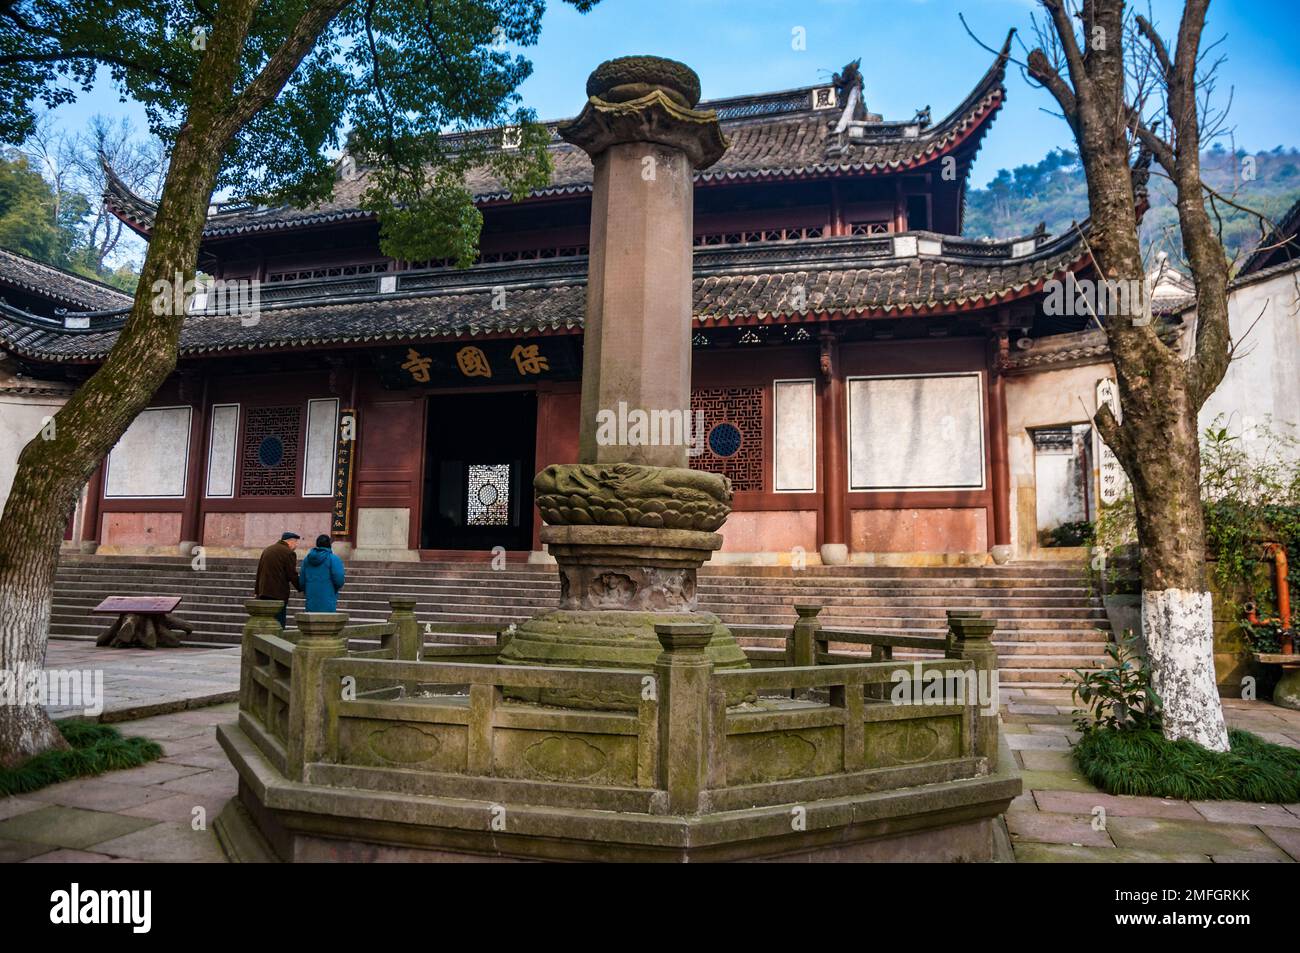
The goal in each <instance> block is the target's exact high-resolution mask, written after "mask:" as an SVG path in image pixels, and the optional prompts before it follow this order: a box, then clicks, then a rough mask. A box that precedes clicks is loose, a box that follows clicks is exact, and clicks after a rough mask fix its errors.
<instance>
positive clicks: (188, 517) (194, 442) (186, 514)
mask: <svg viewBox="0 0 1300 953" xmlns="http://www.w3.org/2000/svg"><path fill="white" fill-rule="evenodd" d="M180 396H181V400H182V401H184V402H185V403H187V404H191V405H194V406H195V409H196V411H197V412H196V413H193V414H191V415H190V419H191V420H192V421H193V429H192V430H191V431H190V459H189V472H188V474H187V475H186V478H185V503H184V506H185V509H184V510H183V511H182V513H181V539H180V553H181V555H182V556H189V555H191V549H192V546H193V545H197V544H199V543H202V542H203V527H202V512H201V511H202V507H203V496H204V494H205V493H206V492H207V476H208V438H209V434H208V377H207V375H206V374H205V373H203V372H202V371H195V372H193V373H187V372H182V377H181V390H180Z"/></svg>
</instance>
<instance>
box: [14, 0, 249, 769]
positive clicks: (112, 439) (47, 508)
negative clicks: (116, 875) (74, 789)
mask: <svg viewBox="0 0 1300 953" xmlns="http://www.w3.org/2000/svg"><path fill="white" fill-rule="evenodd" d="M255 5H256V4H255V3H254V2H253V0H243V2H240V3H232V4H229V5H226V4H223V6H222V8H221V11H220V13H219V17H218V24H217V29H216V30H215V31H214V33H213V36H212V38H211V39H210V41H209V45H208V49H207V51H206V53H205V55H204V57H203V59H202V61H201V62H200V65H199V68H198V70H197V71H196V72H195V76H194V83H193V87H192V89H193V93H192V96H191V99H190V107H189V111H188V114H187V117H186V122H185V124H184V126H183V127H182V128H181V131H180V133H179V134H178V135H177V138H176V143H175V146H174V147H173V149H172V155H171V161H170V163H169V165H168V169H167V180H166V183H165V184H164V186H163V194H162V197H161V199H160V201H159V205H158V214H157V216H156V218H155V220H154V230H153V233H152V235H151V236H150V241H149V250H148V252H147V254H146V255H145V260H144V265H143V267H142V268H141V273H140V282H139V284H138V285H137V287H136V296H135V301H134V303H133V304H132V306H131V312H130V314H129V315H128V317H127V320H126V324H125V325H124V327H123V328H122V331H121V332H120V333H119V335H118V338H117V341H116V342H115V343H114V345H113V349H112V351H111V352H110V353H109V355H108V357H107V359H105V361H104V363H103V364H102V365H101V366H100V368H99V370H97V371H96V372H95V373H94V374H93V375H92V376H91V377H90V379H89V380H87V381H86V382H85V383H84V384H83V385H82V386H81V387H79V388H78V389H77V391H76V393H75V394H73V395H72V397H71V398H70V399H69V400H68V402H67V403H66V404H65V405H64V406H63V408H62V409H61V410H59V412H58V413H57V414H56V415H55V416H54V421H53V425H52V426H50V427H47V428H45V429H44V430H43V431H42V433H41V434H40V435H38V436H37V437H36V438H35V439H33V440H32V441H31V443H29V444H27V446H25V447H24V448H23V451H22V453H21V454H20V455H19V457H18V469H17V472H16V474H15V476H14V482H13V487H12V489H11V490H10V493H9V499H8V502H7V503H6V504H5V509H4V515H3V517H0V669H3V670H4V671H6V672H10V673H13V672H26V671H32V670H36V669H40V668H41V667H42V666H43V665H44V662H45V649H46V644H47V640H48V638H49V622H50V611H51V603H52V597H53V587H54V574H55V571H56V569H57V566H58V558H59V545H60V542H61V541H62V538H63V530H64V528H65V527H66V526H67V522H68V519H69V517H70V515H71V514H72V511H73V508H74V507H75V506H76V501H77V498H78V496H79V494H80V492H81V489H82V487H83V486H84V485H85V483H86V481H87V480H88V479H89V478H90V475H91V474H92V473H93V472H94V470H95V468H96V467H97V466H99V464H100V462H101V461H102V460H103V459H104V457H106V456H107V455H108V452H109V451H110V450H112V448H113V446H114V445H115V444H116V443H117V441H118V439H119V438H120V437H121V436H122V434H123V433H125V432H126V428H127V427H128V426H129V425H130V423H131V421H132V420H134V419H135V417H136V416H137V415H138V414H139V413H140V411H142V410H144V408H145V407H147V406H148V405H149V401H150V400H152V398H153V395H154V393H155V392H157V390H158V388H159V387H160V386H162V384H163V382H164V381H166V379H167V377H168V376H169V375H170V374H171V373H172V371H173V370H174V369H175V367H176V360H177V348H178V345H179V341H180V332H181V325H182V322H183V321H184V295H183V291H182V290H181V289H180V288H178V287H177V284H178V282H185V281H189V280H192V279H193V278H194V274H195V264H196V262H197V259H198V247H199V241H200V238H201V236H202V232H203V225H204V222H205V220H206V217H207V208H208V202H209V200H210V199H211V197H212V189H213V186H214V185H215V183H216V177H217V172H218V169H219V167H220V163H221V159H222V156H223V155H224V153H225V150H226V147H227V144H228V143H229V141H230V138H231V136H232V135H233V134H234V132H235V131H237V129H238V127H237V126H235V127H232V126H231V125H230V124H229V121H228V120H227V121H226V122H222V119H223V113H222V110H223V109H224V108H225V107H226V105H227V104H228V102H229V99H230V96H231V91H232V90H233V87H234V82H235V79H236V77H237V74H238V70H239V62H240V51H241V50H242V49H243V47H244V42H245V39H246V37H247V32H248V24H249V21H250V19H251V16H252V12H253V9H254V7H255ZM159 282H161V283H162V284H161V285H158V287H165V288H168V289H171V290H170V293H169V297H170V300H163V299H161V298H160V299H159V300H155V292H154V290H153V289H154V288H155V285H156V283H159ZM62 745H63V740H62V736H61V735H60V734H59V732H58V730H57V729H56V728H55V727H54V725H53V724H52V723H51V721H50V719H49V717H48V715H46V714H45V712H44V710H43V709H42V708H41V707H40V705H38V704H34V703H33V704H17V705H3V706H0V765H14V764H17V763H19V762H21V761H23V760H25V759H26V758H28V757H30V756H32V755H34V754H39V753H40V752H42V751H45V750H47V749H49V748H52V747H59V746H62Z"/></svg>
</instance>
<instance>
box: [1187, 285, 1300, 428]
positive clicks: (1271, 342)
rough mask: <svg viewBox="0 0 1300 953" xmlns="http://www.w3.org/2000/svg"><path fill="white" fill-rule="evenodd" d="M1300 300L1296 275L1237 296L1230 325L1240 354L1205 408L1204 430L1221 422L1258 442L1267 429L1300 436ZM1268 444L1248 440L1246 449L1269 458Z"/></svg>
mask: <svg viewBox="0 0 1300 953" xmlns="http://www.w3.org/2000/svg"><path fill="white" fill-rule="evenodd" d="M1298 297H1300V295H1298V293H1297V278H1296V273H1295V272H1294V271H1286V272H1283V273H1281V274H1278V275H1275V276H1273V277H1271V278H1269V279H1267V280H1265V281H1260V282H1256V283H1254V284H1248V285H1245V286H1243V287H1241V288H1238V289H1237V290H1236V291H1234V292H1233V293H1232V294H1231V296H1230V297H1229V299H1228V321H1229V325H1230V327H1231V330H1232V339H1233V341H1234V342H1236V343H1237V344H1238V346H1239V350H1238V352H1237V353H1235V354H1234V355H1233V360H1232V363H1231V364H1229V365H1228V372H1227V374H1225V375H1224V378H1223V381H1222V382H1221V383H1220V384H1219V386H1218V388H1216V389H1215V391H1214V393H1213V394H1211V395H1210V397H1209V399H1208V400H1207V401H1206V402H1205V405H1204V406H1203V407H1202V408H1201V413H1200V418H1199V423H1200V426H1201V429H1202V430H1204V429H1205V428H1206V427H1208V426H1210V425H1211V424H1212V423H1214V421H1215V419H1216V418H1220V419H1221V424H1222V425H1223V426H1226V427H1227V429H1228V431H1229V433H1231V434H1233V435H1235V436H1241V435H1243V434H1244V435H1246V436H1247V437H1250V438H1258V437H1261V436H1262V434H1261V433H1260V430H1261V428H1263V427H1265V426H1267V427H1268V428H1269V429H1271V430H1274V431H1277V432H1279V433H1286V434H1290V435H1291V436H1293V437H1300V374H1298V373H1297V371H1296V369H1297V367H1300V318H1298V317H1297V314H1300V300H1297V298H1298ZM1248 332H1249V333H1248ZM1266 444H1267V441H1265V440H1263V439H1258V440H1254V439H1248V440H1247V441H1246V443H1245V448H1246V449H1247V450H1248V451H1252V452H1255V453H1263V452H1264V451H1265V449H1266ZM1274 449H1275V450H1278V449H1282V450H1285V448H1276V447H1275V448H1274ZM1292 452H1300V448H1294V447H1293V448H1292Z"/></svg>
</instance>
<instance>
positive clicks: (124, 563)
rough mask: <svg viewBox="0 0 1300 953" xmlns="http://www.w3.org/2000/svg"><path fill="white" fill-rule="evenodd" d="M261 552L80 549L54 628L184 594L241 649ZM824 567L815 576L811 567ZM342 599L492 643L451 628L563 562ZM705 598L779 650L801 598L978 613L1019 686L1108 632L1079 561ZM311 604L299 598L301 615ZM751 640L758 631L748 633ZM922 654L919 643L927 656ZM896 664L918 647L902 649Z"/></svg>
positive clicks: (860, 614)
mask: <svg viewBox="0 0 1300 953" xmlns="http://www.w3.org/2000/svg"><path fill="white" fill-rule="evenodd" d="M255 570H256V561H255V560H251V559H229V558H221V559H210V560H208V562H207V567H206V569H205V570H204V571H202V572H197V571H195V570H193V569H192V568H191V566H190V561H189V560H188V559H184V558H180V557H135V558H124V557H72V558H69V559H65V560H64V561H63V563H62V564H61V565H60V569H59V574H58V577H57V579H56V584H55V599H54V611H53V616H52V619H51V632H52V634H54V635H56V636H59V637H63V638H78V639H91V638H95V637H97V636H98V635H99V634H100V633H102V632H103V631H104V630H105V629H106V628H107V626H108V625H109V624H110V623H111V616H104V615H97V614H93V613H91V612H90V609H91V608H93V607H94V606H95V605H97V604H98V603H99V602H100V601H101V600H102V599H103V598H104V597H105V596H107V595H114V594H128V595H129V594H137V593H138V594H150V595H158V594H164V593H166V594H173V595H179V596H182V597H183V599H184V601H183V602H182V604H181V606H180V609H179V610H178V612H179V614H180V615H181V616H182V617H184V618H186V619H187V620H188V621H190V622H191V623H193V624H194V625H195V626H196V632H195V640H196V641H206V642H212V643H218V644H221V643H224V644H232V643H236V642H238V640H239V637H240V633H241V631H242V629H243V624H244V619H245V615H244V609H243V602H244V600H245V599H247V598H248V597H249V596H250V595H251V593H250V592H249V589H250V587H251V582H252V579H253V577H254V575H255ZM811 570H816V571H811ZM349 576H350V578H349V584H348V587H347V589H345V590H344V592H343V594H342V598H341V600H340V605H339V608H340V610H341V611H344V612H347V613H348V614H349V615H350V616H351V619H352V621H354V622H356V623H366V622H379V621H383V619H384V618H385V617H386V616H387V613H388V597H389V596H391V595H405V596H408V597H413V598H415V599H416V601H417V610H416V615H417V618H418V619H419V621H420V623H421V625H422V626H424V627H426V634H425V639H426V641H427V642H429V643H430V644H435V643H436V644H449V645H463V644H482V643H484V642H487V643H490V642H491V641H493V639H492V637H490V636H487V637H484V636H477V635H462V634H457V633H449V632H446V631H444V630H445V629H446V628H454V626H455V624H456V623H471V622H472V623H477V624H491V625H494V626H499V627H502V628H504V627H505V626H506V625H508V624H510V623H511V622H514V623H520V622H522V621H524V620H525V619H527V618H528V617H529V616H531V615H533V614H535V613H536V612H539V611H545V610H547V609H550V608H551V607H553V606H554V605H555V603H556V599H557V597H558V594H559V584H558V578H557V573H556V569H555V567H554V566H553V565H530V564H524V563H515V562H512V563H509V564H508V565H507V567H506V568H505V569H502V570H499V571H496V570H492V569H491V568H490V566H488V565H487V564H486V563H464V562H441V563H391V564H384V563H353V564H351V565H350V566H349ZM698 591H699V595H700V601H701V607H702V608H705V609H709V610H711V611H714V612H717V613H718V614H719V615H720V616H721V617H722V619H723V620H724V621H725V622H727V623H728V624H731V625H733V626H773V627H775V632H774V635H780V636H781V637H779V638H778V637H774V638H763V639H759V640H758V642H759V643H762V644H769V645H773V646H779V645H781V644H783V642H782V638H783V633H784V632H785V631H787V630H788V628H789V626H791V625H792V624H793V622H794V619H795V613H794V610H793V606H794V604H796V603H801V602H819V603H821V604H822V605H824V606H825V609H824V611H823V613H822V616H821V618H822V621H823V623H824V624H825V625H827V626H828V627H831V628H835V627H842V628H845V629H851V630H859V631H867V632H872V631H878V632H882V633H889V634H893V635H913V636H917V635H919V636H930V637H937V636H942V635H943V633H944V631H945V628H946V627H945V625H944V613H945V612H946V611H947V610H949V609H974V610H978V611H982V612H984V613H985V615H986V616H987V617H989V618H992V619H994V620H995V629H994V636H993V641H994V645H995V647H996V648H997V651H998V654H999V658H1000V660H1001V661H1000V666H1001V667H1002V669H1003V670H1004V672H1012V673H1015V674H1014V676H1012V678H1010V679H1008V680H1014V681H1015V682H1016V683H1017V684H1026V685H1038V684H1045V685H1050V686H1051V687H1058V686H1059V684H1060V682H1059V679H1060V676H1061V675H1063V674H1068V672H1069V670H1070V669H1072V668H1087V667H1094V666H1096V665H1100V664H1103V663H1104V656H1103V655H1102V649H1103V648H1104V647H1105V644H1106V642H1107V640H1108V638H1109V633H1108V629H1107V625H1106V616H1105V613H1104V611H1103V610H1102V608H1101V605H1100V600H1099V599H1097V598H1096V594H1095V592H1094V591H1093V590H1092V589H1091V588H1089V586H1088V582H1087V577H1086V575H1085V573H1084V572H1083V570H1082V568H1081V567H1079V566H1061V565H1050V566H1038V565H1012V566H1005V567H979V568H965V567H916V568H896V567H856V566H853V567H809V570H801V571H798V572H795V571H793V570H791V569H789V568H788V567H749V566H744V567H741V566H713V567H710V568H708V569H707V570H705V571H703V572H701V574H700V584H699V589H698ZM297 611H301V601H300V597H297V596H295V599H294V604H293V605H291V613H292V612H297ZM747 641H752V640H747ZM926 654H927V653H925V652H913V653H912V657H923V656H924V655H926ZM898 657H899V658H900V659H906V658H908V657H909V656H908V654H907V653H906V652H905V651H903V650H900V652H899V653H898Z"/></svg>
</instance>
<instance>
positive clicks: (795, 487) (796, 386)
mask: <svg viewBox="0 0 1300 953" xmlns="http://www.w3.org/2000/svg"><path fill="white" fill-rule="evenodd" d="M773 392H774V394H775V402H776V414H775V422H774V424H773V426H774V427H775V429H776V433H775V439H774V440H773V444H774V447H773V457H774V459H775V468H776V474H775V483H774V487H775V489H776V491H777V492H778V493H781V492H797V491H806V492H812V491H814V490H816V489H817V411H816V406H817V386H816V384H815V383H814V382H813V381H811V380H797V381H775V382H773Z"/></svg>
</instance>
